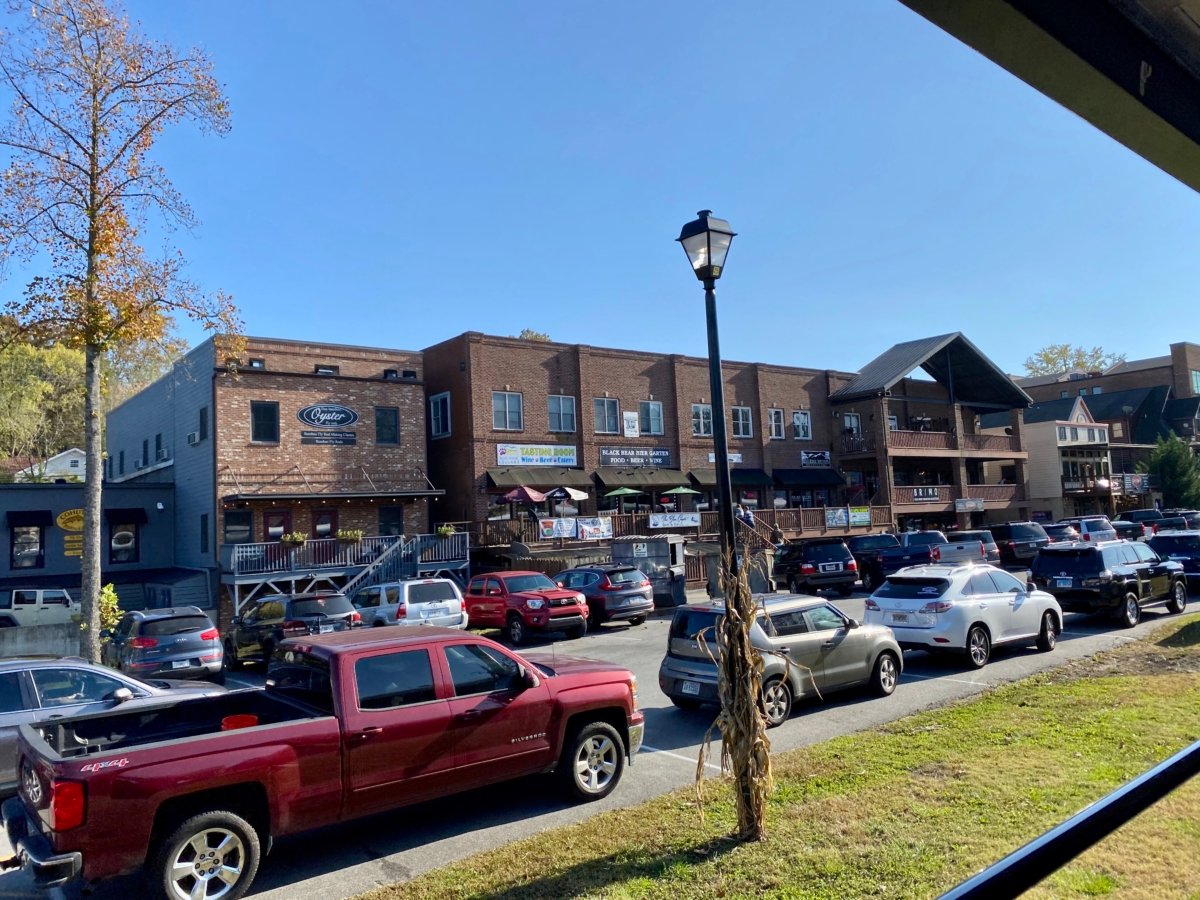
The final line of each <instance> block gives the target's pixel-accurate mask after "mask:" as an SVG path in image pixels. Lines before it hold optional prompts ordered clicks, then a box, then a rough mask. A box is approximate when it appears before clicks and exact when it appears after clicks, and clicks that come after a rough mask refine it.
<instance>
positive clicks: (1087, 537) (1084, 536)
mask: <svg viewBox="0 0 1200 900" xmlns="http://www.w3.org/2000/svg"><path fill="white" fill-rule="evenodd" d="M1080 537H1081V538H1083V539H1084V540H1085V541H1090V540H1091V539H1092V535H1091V532H1089V531H1085V532H1084V533H1083V534H1081V535H1080Z"/></svg>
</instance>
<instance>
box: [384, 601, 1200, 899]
mask: <svg viewBox="0 0 1200 900" xmlns="http://www.w3.org/2000/svg"><path fill="white" fill-rule="evenodd" d="M799 721H800V722H802V714H801V718H800V720H799ZM796 724H798V723H793V727H795V725H796ZM1197 739H1200V616H1189V617H1184V618H1182V619H1172V620H1171V621H1170V623H1169V624H1167V625H1165V626H1164V628H1163V629H1161V630H1160V631H1159V632H1158V633H1157V634H1155V635H1154V636H1153V637H1152V638H1150V639H1149V640H1146V641H1138V642H1135V643H1131V644H1129V645H1126V646H1123V647H1121V648H1119V649H1117V650H1114V651H1111V652H1107V653H1103V654H1099V655H1098V656H1096V657H1093V658H1090V659H1087V660H1082V661H1077V662H1074V663H1071V664H1069V665H1067V666H1065V667H1063V668H1061V669H1057V670H1055V671H1053V672H1050V673H1045V674H1042V675H1039V676H1036V677H1034V678H1031V679H1028V680H1026V681H1022V682H1019V683H1016V684H1012V685H1008V686H1005V687H1001V688H998V689H995V690H992V691H989V692H987V693H985V694H983V695H982V696H980V697H977V698H975V699H972V700H967V701H963V702H961V703H957V704H955V705H953V706H949V707H945V708H942V709H937V710H933V711H930V712H925V713H921V714H919V715H915V716H910V717H908V718H905V719H901V720H899V721H897V722H894V723H892V724H890V725H888V726H886V727H883V728H880V729H877V730H874V731H867V732H861V733H858V734H854V735H851V736H848V737H844V738H839V739H836V740H833V741H829V742H827V743H824V744H819V745H815V746H813V747H808V748H805V749H801V750H795V751H792V752H789V753H783V754H780V755H778V756H776V757H775V763H774V766H775V768H774V772H775V789H774V791H773V793H772V794H771V800H770V811H769V817H768V834H769V839H768V840H767V841H766V842H765V843H761V844H737V843H734V842H731V841H729V840H727V838H726V836H727V835H728V834H730V833H731V832H732V831H733V829H734V826H735V823H736V816H735V813H734V810H733V805H732V796H731V794H730V790H729V785H728V782H727V781H720V780H718V781H710V782H707V783H706V785H705V798H706V804H705V815H704V820H703V822H702V821H701V818H700V815H699V813H698V810H697V806H696V801H695V798H694V795H693V793H692V791H690V790H678V791H675V792H673V793H671V794H667V795H665V796H663V797H660V798H658V799H656V800H653V801H651V802H649V803H646V804H643V805H641V806H637V807H632V808H628V809H622V810H617V811H613V812H609V813H605V814H602V815H598V816H595V817H593V818H591V819H589V820H587V821H586V822H582V823H580V824H578V825H573V826H570V827H567V828H562V829H557V830H553V831H549V832H544V833H542V834H539V835H536V836H534V837H530V838H527V839H525V840H523V841H521V842H519V843H516V844H512V845H509V846H506V847H502V848H500V849H497V850H494V851H490V852H487V853H483V854H480V855H478V856H475V857H472V858H470V859H468V860H465V861H463V862H461V863H458V864H456V865H453V866H450V867H447V868H445V869H441V870H438V871H435V872H431V873H428V874H426V875H424V876H421V877H419V878H416V879H414V880H412V881H409V882H405V883H403V884H398V885H393V886H391V887H386V888H381V889H379V890H377V891H374V892H372V893H371V894H368V895H365V896H366V897H370V898H372V900H384V898H387V900H397V898H438V900H441V898H450V897H504V898H563V897H597V898H599V897H605V898H669V900H682V898H709V897H787V898H837V900H843V898H853V897H888V898H894V897H932V896H936V895H937V894H938V893H940V892H941V891H944V890H946V889H948V888H950V887H952V886H954V885H955V884H957V883H958V882H959V881H961V880H963V879H964V878H966V877H967V876H969V875H971V874H972V873H974V872H976V871H978V870H979V869H981V868H983V867H984V866H985V865H987V864H990V863H991V862H994V861H995V860H997V859H999V858H1000V857H1001V856H1003V855H1004V854H1006V853H1008V852H1009V851H1011V850H1013V849H1015V848H1017V847H1019V846H1020V845H1022V844H1024V843H1025V842H1027V841H1028V840H1030V839H1031V838H1033V837H1035V836H1037V835H1038V834H1040V833H1042V832H1043V831H1045V830H1046V829H1048V828H1050V827H1052V826H1054V825H1056V824H1058V823H1059V822H1061V821H1063V820H1064V819H1066V818H1068V817H1069V816H1071V815H1072V814H1074V813H1075V812H1078V811H1079V810H1080V809H1081V808H1082V807H1084V806H1085V805H1087V804H1088V803H1091V802H1093V801H1095V800H1097V799H1099V798H1100V797H1102V796H1103V795H1105V794H1106V793H1108V792H1109V791H1111V790H1113V789H1114V788H1116V787H1118V786H1119V785H1121V784H1122V783H1124V782H1126V781H1128V780H1129V779H1131V778H1133V777H1135V776H1137V775H1139V774H1141V773H1142V772H1144V771H1145V770H1146V769H1148V768H1150V767H1151V766H1153V765H1155V764H1156V763H1159V762H1161V761H1162V760H1163V759H1165V758H1166V757H1168V756H1169V755H1171V754H1172V753H1174V752H1176V751H1177V750H1179V749H1181V748H1182V747H1184V746H1186V745H1188V744H1190V743H1191V742H1193V741H1195V740H1197ZM617 790H618V791H620V788H619V787H618V789H617ZM1104 895H1107V896H1112V897H1153V898H1156V900H1163V898H1172V897H1200V784H1197V783H1190V784H1188V785H1186V786H1185V787H1183V788H1181V789H1180V790H1179V791H1176V792H1175V793H1174V794H1172V795H1171V796H1169V797H1167V798H1166V799H1165V800H1163V801H1162V802H1160V803H1159V804H1157V805H1156V806H1155V807H1153V808H1152V809H1151V810H1150V811H1149V812H1147V813H1145V814H1143V815H1142V816H1140V817H1139V818H1138V819H1136V820H1134V821H1133V822H1131V823H1129V824H1128V825H1126V826H1125V827H1124V828H1122V829H1121V830H1119V831H1118V832H1116V833H1115V834H1113V835H1111V836H1110V837H1109V838H1108V839H1107V840H1105V841H1104V842H1102V843H1101V844H1099V845H1097V846H1096V847H1094V848H1092V849H1091V850H1090V851H1088V852H1087V853H1086V854H1084V855H1083V856H1081V857H1079V858H1077V859H1076V860H1075V861H1074V862H1071V863H1069V864H1068V865H1066V866H1065V867H1064V868H1063V869H1061V870H1059V872H1058V873H1057V874H1055V875H1054V876H1052V877H1051V878H1050V879H1048V880H1047V881H1046V882H1044V883H1043V884H1041V885H1039V886H1038V887H1037V888H1036V889H1035V890H1034V891H1032V892H1031V893H1030V894H1029V895H1028V896H1031V897H1045V898H1059V897H1095V896H1104Z"/></svg>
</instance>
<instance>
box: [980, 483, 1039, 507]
mask: <svg viewBox="0 0 1200 900" xmlns="http://www.w3.org/2000/svg"><path fill="white" fill-rule="evenodd" d="M967 496H968V497H973V498H975V499H977V500H983V501H984V502H986V503H1011V502H1013V501H1014V500H1024V499H1025V485H1023V484H969V485H967Z"/></svg>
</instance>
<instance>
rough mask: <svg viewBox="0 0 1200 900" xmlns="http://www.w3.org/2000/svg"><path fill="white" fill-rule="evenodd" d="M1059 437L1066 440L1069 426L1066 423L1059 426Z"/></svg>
mask: <svg viewBox="0 0 1200 900" xmlns="http://www.w3.org/2000/svg"><path fill="white" fill-rule="evenodd" d="M1058 439H1059V440H1060V441H1065V440H1066V439H1067V426H1066V425H1059V426H1058Z"/></svg>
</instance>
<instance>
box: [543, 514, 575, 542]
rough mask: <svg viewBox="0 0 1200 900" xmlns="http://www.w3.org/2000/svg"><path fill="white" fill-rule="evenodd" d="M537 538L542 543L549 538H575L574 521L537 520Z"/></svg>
mask: <svg viewBox="0 0 1200 900" xmlns="http://www.w3.org/2000/svg"><path fill="white" fill-rule="evenodd" d="M538 536H539V537H540V538H541V539H542V540H543V541H548V540H550V539H551V538H570V537H575V520H574V519H538Z"/></svg>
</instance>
